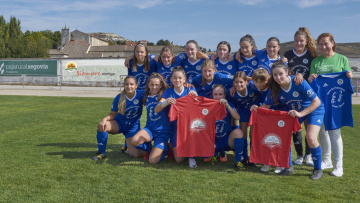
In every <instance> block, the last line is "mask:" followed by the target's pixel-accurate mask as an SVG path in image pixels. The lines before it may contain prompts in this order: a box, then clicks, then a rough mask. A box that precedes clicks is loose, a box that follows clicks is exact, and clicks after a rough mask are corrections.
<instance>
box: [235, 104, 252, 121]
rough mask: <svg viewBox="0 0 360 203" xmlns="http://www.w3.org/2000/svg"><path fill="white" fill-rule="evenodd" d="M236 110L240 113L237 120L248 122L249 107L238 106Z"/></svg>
mask: <svg viewBox="0 0 360 203" xmlns="http://www.w3.org/2000/svg"><path fill="white" fill-rule="evenodd" d="M238 112H239V114H240V120H239V121H240V122H246V123H248V122H249V120H250V115H251V111H250V110H249V109H243V108H240V109H239V111H238Z"/></svg>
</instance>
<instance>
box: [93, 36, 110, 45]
mask: <svg viewBox="0 0 360 203" xmlns="http://www.w3.org/2000/svg"><path fill="white" fill-rule="evenodd" d="M107 45H109V43H108V42H105V41H103V40H100V39H97V38H94V37H91V46H107Z"/></svg>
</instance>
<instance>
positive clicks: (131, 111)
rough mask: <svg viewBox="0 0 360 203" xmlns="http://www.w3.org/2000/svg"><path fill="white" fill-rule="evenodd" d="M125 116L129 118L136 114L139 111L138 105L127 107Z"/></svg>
mask: <svg viewBox="0 0 360 203" xmlns="http://www.w3.org/2000/svg"><path fill="white" fill-rule="evenodd" d="M126 112H127V113H126V118H128V119H131V118H135V117H136V116H138V113H139V107H138V106H132V107H130V108H128V109H126Z"/></svg>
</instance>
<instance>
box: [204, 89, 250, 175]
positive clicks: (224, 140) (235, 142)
mask: <svg viewBox="0 0 360 203" xmlns="http://www.w3.org/2000/svg"><path fill="white" fill-rule="evenodd" d="M212 96H213V99H215V100H219V101H220V103H221V104H224V105H225V107H226V111H227V115H226V117H225V118H224V119H223V120H217V121H216V129H215V154H217V153H221V152H223V151H230V150H234V151H235V168H236V169H237V170H241V171H244V170H245V168H244V165H243V164H242V163H241V156H242V154H243V147H244V138H243V134H242V132H241V130H240V129H234V130H232V127H231V118H234V119H236V120H239V119H240V115H239V114H238V113H237V112H236V110H235V107H234V105H233V104H232V103H229V102H228V101H227V100H226V99H225V96H226V93H225V88H224V86H223V85H220V84H218V85H214V88H213V91H212ZM215 160H216V157H210V158H206V159H204V161H215ZM226 160H227V158H226V154H225V156H224V157H220V161H226Z"/></svg>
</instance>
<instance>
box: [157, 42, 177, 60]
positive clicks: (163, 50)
mask: <svg viewBox="0 0 360 203" xmlns="http://www.w3.org/2000/svg"><path fill="white" fill-rule="evenodd" d="M164 52H168V53H170V54H171V55H172V56H174V52H173V50H172V48H171V47H170V46H164V47H163V48H162V49H161V51H160V55H159V56H160V57H159V62H160V63H163V62H162V61H161V54H162V53H164ZM171 62H172V63H174V62H175V57H173V58H172V60H171Z"/></svg>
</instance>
